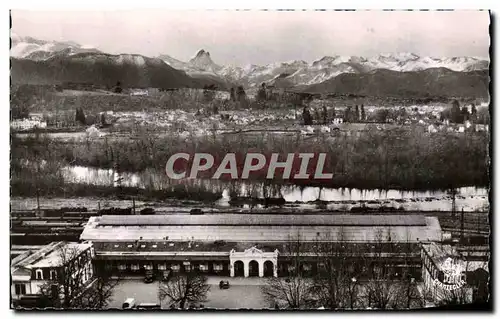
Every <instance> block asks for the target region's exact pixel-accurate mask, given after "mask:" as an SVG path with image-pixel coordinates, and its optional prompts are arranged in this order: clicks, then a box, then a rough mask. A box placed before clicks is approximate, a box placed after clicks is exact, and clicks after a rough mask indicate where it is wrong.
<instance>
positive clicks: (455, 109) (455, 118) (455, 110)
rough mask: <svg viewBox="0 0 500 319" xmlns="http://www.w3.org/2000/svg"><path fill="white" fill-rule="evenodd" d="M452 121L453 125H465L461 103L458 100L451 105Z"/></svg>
mask: <svg viewBox="0 0 500 319" xmlns="http://www.w3.org/2000/svg"><path fill="white" fill-rule="evenodd" d="M450 116H451V118H450V121H451V122H453V123H463V122H464V118H463V114H462V112H461V111H460V103H458V101H457V100H453V102H452V104H451V112H450Z"/></svg>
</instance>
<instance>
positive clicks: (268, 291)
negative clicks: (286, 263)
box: [262, 234, 311, 309]
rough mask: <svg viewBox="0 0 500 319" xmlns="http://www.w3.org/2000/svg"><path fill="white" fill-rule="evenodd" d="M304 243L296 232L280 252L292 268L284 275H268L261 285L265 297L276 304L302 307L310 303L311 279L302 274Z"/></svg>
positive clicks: (295, 307)
mask: <svg viewBox="0 0 500 319" xmlns="http://www.w3.org/2000/svg"><path fill="white" fill-rule="evenodd" d="M304 246H305V245H304V243H303V242H301V240H300V235H298V234H297V236H296V238H295V239H291V240H290V241H289V242H288V243H287V244H286V245H285V247H284V249H283V251H282V254H283V255H285V256H288V257H289V258H290V261H291V265H292V270H291V272H289V274H288V276H286V277H270V278H268V279H267V280H266V285H265V286H263V287H262V292H263V293H264V295H265V296H266V297H267V299H268V300H269V301H270V302H272V303H274V304H275V305H277V306H278V307H279V305H280V304H281V305H283V304H284V305H285V307H287V308H290V309H304V308H305V307H308V306H309V305H310V300H309V299H310V289H311V280H310V279H307V278H305V277H304V276H303V274H302V272H301V271H300V270H301V269H302V265H303V259H302V258H303V253H304V252H306V250H305V249H304V248H305V247H304Z"/></svg>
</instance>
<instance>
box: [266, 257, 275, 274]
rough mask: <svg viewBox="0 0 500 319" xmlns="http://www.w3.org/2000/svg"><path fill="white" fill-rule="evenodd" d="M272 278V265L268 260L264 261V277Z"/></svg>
mask: <svg viewBox="0 0 500 319" xmlns="http://www.w3.org/2000/svg"><path fill="white" fill-rule="evenodd" d="M273 276H274V265H273V262H272V261H270V260H266V262H264V277H273Z"/></svg>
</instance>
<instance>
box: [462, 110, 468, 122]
mask: <svg viewBox="0 0 500 319" xmlns="http://www.w3.org/2000/svg"><path fill="white" fill-rule="evenodd" d="M460 113H461V114H462V118H463V121H464V122H465V121H468V120H469V109H468V108H467V106H463V107H462V110H461V111H460Z"/></svg>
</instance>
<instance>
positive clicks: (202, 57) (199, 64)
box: [189, 49, 220, 72]
mask: <svg viewBox="0 0 500 319" xmlns="http://www.w3.org/2000/svg"><path fill="white" fill-rule="evenodd" d="M189 64H191V66H193V67H195V68H197V69H200V70H204V71H212V72H215V71H216V70H218V69H220V66H218V65H217V64H215V63H214V61H212V59H211V58H210V52H208V51H205V50H203V49H201V50H199V51H198V52H197V53H196V55H195V57H194V58H192V59H191V60H189Z"/></svg>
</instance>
